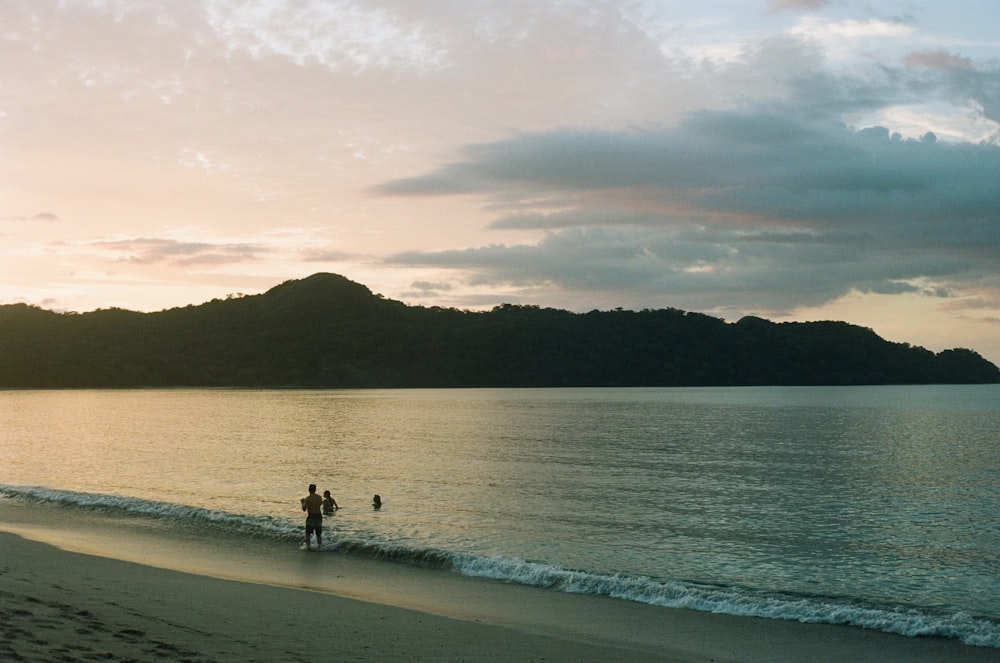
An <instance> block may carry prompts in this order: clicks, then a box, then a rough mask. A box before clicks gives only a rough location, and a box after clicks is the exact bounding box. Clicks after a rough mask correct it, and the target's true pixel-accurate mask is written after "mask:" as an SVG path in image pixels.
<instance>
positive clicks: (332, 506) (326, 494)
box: [323, 490, 340, 516]
mask: <svg viewBox="0 0 1000 663" xmlns="http://www.w3.org/2000/svg"><path fill="white" fill-rule="evenodd" d="M339 508H340V506H339V505H338V504H337V500H335V499H333V497H332V496H331V495H330V491H329V490H324V491H323V515H324V516H332V515H333V512H334V511H336V510H337V509H339Z"/></svg>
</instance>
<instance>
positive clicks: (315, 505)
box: [299, 483, 323, 550]
mask: <svg viewBox="0 0 1000 663" xmlns="http://www.w3.org/2000/svg"><path fill="white" fill-rule="evenodd" d="M299 503H300V504H302V510H303V511H305V512H306V550H309V537H310V536H311V535H312V534H313V533H314V532H315V533H316V547H317V548H319V547H320V546H322V545H323V513H322V511H321V509H322V508H323V498H322V497H320V496H319V495H317V494H316V484H314V483H311V484H309V494H308V495H306V496H305V497H303V498H302V499H301V500H299Z"/></svg>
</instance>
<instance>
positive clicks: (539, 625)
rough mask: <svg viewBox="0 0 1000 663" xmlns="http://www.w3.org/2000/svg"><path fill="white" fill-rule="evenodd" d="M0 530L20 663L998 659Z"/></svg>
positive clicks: (174, 533)
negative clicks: (70, 658)
mask: <svg viewBox="0 0 1000 663" xmlns="http://www.w3.org/2000/svg"><path fill="white" fill-rule="evenodd" d="M0 531H2V532H4V533H3V534H0V549H2V550H3V554H2V556H0V567H2V574H0V617H2V619H0V624H2V626H0V629H3V631H0V635H3V636H4V637H3V638H0V640H2V641H3V642H5V643H6V644H5V645H3V646H5V647H12V648H14V651H16V652H17V654H18V655H20V656H21V657H22V660H51V659H52V658H56V657H57V654H59V653H60V652H63V653H65V652H66V651H69V650H67V648H69V647H89V648H90V650H91V651H93V652H97V651H100V652H102V653H104V654H107V655H111V656H112V658H110V659H108V660H121V659H125V658H132V659H134V660H162V658H163V654H169V656H171V657H173V658H175V659H177V658H183V659H185V660H191V661H210V660H230V659H237V658H244V659H252V660H275V661H278V660H281V661H293V660H307V659H312V658H316V657H317V656H326V657H332V658H335V659H339V660H357V661H366V660H385V659H387V658H389V657H393V658H398V657H403V656H405V657H406V658H409V659H411V660H415V661H422V660H428V661H429V660H454V661H460V660H470V661H471V660H491V659H492V660H523V661H529V660H537V661H543V660H544V661H584V662H586V661H595V662H596V661H602V662H603V661H608V660H630V661H675V662H689V663H705V662H708V661H715V662H721V661H761V662H764V661H769V662H770V661H803V660H810V661H830V662H833V661H843V660H854V661H884V662H890V663H891V662H892V661H899V662H900V663H902V662H904V661H905V662H906V663H919V662H924V661H926V662H937V661H942V662H943V661H949V662H951V661H956V662H961V661H1000V649H992V648H981V647H973V646H969V645H964V644H962V643H960V642H958V641H955V640H947V639H942V638H912V637H904V636H897V635H892V634H886V633H881V632H877V631H868V630H863V629H860V628H856V627H849V626H831V625H821V624H803V623H798V622H784V621H777V620H767V619H759V618H750V617H733V616H728V615H715V614H709V613H701V612H695V611H690V610H677V609H669V608H660V607H655V606H648V605H642V604H636V603H631V602H627V601H621V600H616V599H609V598H604V597H595V596H583V595H573V594H565V593H561V592H553V591H548V590H544V589H538V588H532V587H524V586H520V585H513V584H506V583H500V582H495V581H490V580H482V579H476V578H468V577H464V576H460V575H458V574H451V573H447V572H443V571H438V570H429V569H421V568H417V567H413V566H409V565H405V564H397V563H392V562H384V561H375V560H368V559H360V558H355V557H352V556H349V555H343V554H338V553H329V552H325V551H324V552H320V553H305V552H302V551H299V550H297V549H295V548H294V546H285V545H279V544H275V543H274V542H271V541H257V540H246V539H241V538H238V537H235V536H232V535H220V536H213V537H212V538H206V537H205V534H204V532H203V531H193V530H192V531H187V530H185V529H183V528H176V527H169V526H164V525H163V524H162V523H160V522H157V520H156V519H155V518H127V519H122V518H113V517H110V516H107V515H104V514H101V513H97V512H90V511H86V510H72V511H69V510H57V509H51V508H38V507H37V506H36V505H32V504H29V503H25V502H20V501H17V500H12V499H0ZM140 633H141V634H142V635H139V634H140ZM60 648H62V649H60ZM76 651H77V653H78V654H81V657H82V653H83V650H76ZM5 653H6V654H7V655H8V656H9V657H11V658H13V656H12V655H11V653H10V652H6V651H4V650H2V649H0V654H5Z"/></svg>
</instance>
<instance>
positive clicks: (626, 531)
mask: <svg viewBox="0 0 1000 663" xmlns="http://www.w3.org/2000/svg"><path fill="white" fill-rule="evenodd" d="M309 483H315V484H317V486H318V488H319V491H320V492H322V491H324V490H330V491H331V492H332V494H333V496H334V498H335V499H336V500H337V502H338V503H339V505H340V506H341V509H340V510H339V511H338V512H337V513H336V515H334V516H331V517H328V518H326V520H325V523H324V530H325V531H324V553H325V554H351V555H361V556H366V557H371V558H376V559H384V560H389V561H391V562H394V563H402V564H417V565H421V566H425V567H430V568H434V569H438V570H439V571H440V572H441V573H460V574H466V575H470V576H480V577H485V578H491V579H496V580H500V581H506V582H511V583H523V584H527V585H533V586H539V587H544V588H548V589H549V590H551V591H562V592H578V593H587V594H597V595H604V596H608V597H612V598H614V599H618V600H622V601H637V602H642V603H648V604H652V605H657V606H663V607H665V608H681V609H689V610H703V611H711V612H717V613H727V614H733V615H748V616H758V617H764V618H771V619H787V620H798V621H805V622H818V623H832V624H846V625H853V626H856V627H861V628H869V629H877V630H881V631H887V632H891V633H898V634H903V635H907V636H914V637H916V636H942V637H949V638H957V639H959V640H961V641H962V642H965V643H967V644H971V645H977V646H982V647H1000V385H976V386H971V385H970V386H884V387H809V388H792V387H781V388H777V387H748V388H737V387H725V388H704V387H702V388H641V389H622V388H609V389H442V390H436V389H427V390H418V389H413V390H230V389H164V390H158V389H150V390H53V391H36V390H15V391H0V497H2V498H4V499H15V500H27V501H32V502H37V503H40V504H41V505H43V506H53V507H59V508H65V509H85V510H96V511H104V512H110V513H113V514H115V515H116V516H121V517H129V516H131V515H134V516H135V517H141V518H150V517H153V518H157V519H160V520H162V521H163V522H164V523H165V524H166V525H167V526H169V525H170V524H171V523H173V524H176V525H178V526H184V527H185V528H187V529H188V530H191V529H194V530H195V531H198V532H200V533H203V534H204V536H206V537H209V536H212V534H213V533H215V532H218V531H219V530H220V529H222V530H226V531H228V532H233V533H239V534H241V535H245V536H247V537H254V538H266V539H273V540H275V541H280V542H287V545H288V546H290V547H297V546H299V545H300V544H301V539H302V525H303V522H304V518H303V514H302V512H301V510H300V506H299V499H300V498H301V497H303V496H305V494H306V486H307V485H308V484H309ZM375 494H379V495H381V497H382V500H383V507H382V508H381V509H380V510H375V509H373V508H372V506H371V503H372V496H373V495H375Z"/></svg>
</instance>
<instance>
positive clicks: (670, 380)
mask: <svg viewBox="0 0 1000 663" xmlns="http://www.w3.org/2000/svg"><path fill="white" fill-rule="evenodd" d="M992 382H1000V369H998V368H997V366H995V365H994V364H992V363H990V362H989V361H987V360H986V359H984V358H983V357H981V356H980V355H979V354H977V353H975V352H973V351H971V350H966V349H954V350H945V351H944V352H940V353H937V354H935V353H933V352H930V351H929V350H926V349H924V348H921V347H914V346H911V345H909V344H906V343H892V342H889V341H886V340H885V339H882V338H880V337H879V336H878V335H876V334H875V333H874V332H873V331H872V330H870V329H866V328H862V327H858V326H855V325H850V324H847V323H844V322H805V323H780V324H776V323H772V322H769V321H767V320H763V319H760V318H754V317H748V318H744V319H742V320H740V321H739V322H736V323H727V322H725V321H723V320H720V319H718V318H714V317H711V316H708V315H703V314H699V313H690V312H685V311H681V310H677V309H658V310H643V311H628V310H612V311H591V312H589V313H572V312H569V311H563V310H557V309H551V308H539V307H536V306H519V305H511V304H504V305H502V306H498V307H496V308H494V309H493V310H491V311H485V312H473V311H462V310H457V309H445V308H436V307H432V308H427V307H419V306H408V305H406V304H404V303H402V302H398V301H393V300H390V299H385V298H383V297H381V296H378V295H374V294H372V292H371V291H370V290H369V289H368V288H366V287H365V286H363V285H361V284H358V283H354V282H352V281H349V280H348V279H346V278H344V277H342V276H337V275H334V274H315V275H313V276H310V277H309V278H306V279H302V280H294V281H288V282H285V283H282V284H281V285H278V286H276V287H274V288H272V289H271V290H269V291H268V292H266V293H264V294H261V295H252V296H245V297H236V298H229V299H225V300H218V299H217V300H213V301H211V302H207V303H205V304H201V305H197V306H194V305H192V306H187V307H183V308H174V309H169V310H165V311H159V312H156V313H139V312H134V311H126V310H122V309H102V310H98V311H93V312H90V313H56V312H53V311H47V310H44V309H41V308H37V307H32V306H28V305H25V304H13V305H5V306H0V387H3V388H31V387H42V388H48V387H52V388H56V387H62V388H66V387H69V388H74V387H169V386H231V387H564V386H565V387H568V386H702V385H706V386H707V385H860V384H925V383H992Z"/></svg>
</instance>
